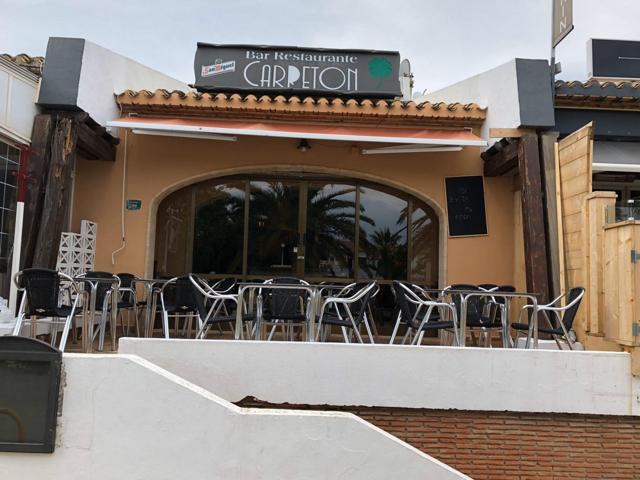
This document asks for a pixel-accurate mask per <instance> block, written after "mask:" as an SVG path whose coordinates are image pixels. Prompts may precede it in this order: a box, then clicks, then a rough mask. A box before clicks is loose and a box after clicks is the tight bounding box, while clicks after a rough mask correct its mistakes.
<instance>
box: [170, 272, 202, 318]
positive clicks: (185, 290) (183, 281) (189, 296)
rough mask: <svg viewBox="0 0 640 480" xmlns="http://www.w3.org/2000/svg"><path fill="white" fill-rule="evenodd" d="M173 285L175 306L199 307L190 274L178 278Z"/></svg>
mask: <svg viewBox="0 0 640 480" xmlns="http://www.w3.org/2000/svg"><path fill="white" fill-rule="evenodd" d="M170 286H171V285H170ZM172 287H173V288H172V292H173V297H172V298H173V306H174V307H176V308H179V309H181V310H197V309H198V305H197V303H196V297H195V296H194V293H193V285H192V284H191V280H189V276H188V275H185V276H182V277H178V278H176V279H175V280H174V282H173V285H172ZM203 300H204V299H203Z"/></svg>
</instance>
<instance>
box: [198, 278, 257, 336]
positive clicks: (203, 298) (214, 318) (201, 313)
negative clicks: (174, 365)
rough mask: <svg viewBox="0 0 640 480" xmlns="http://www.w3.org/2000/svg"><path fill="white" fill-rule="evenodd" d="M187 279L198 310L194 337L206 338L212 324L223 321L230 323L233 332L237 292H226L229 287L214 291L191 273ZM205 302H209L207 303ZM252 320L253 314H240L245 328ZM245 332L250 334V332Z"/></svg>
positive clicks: (218, 323)
mask: <svg viewBox="0 0 640 480" xmlns="http://www.w3.org/2000/svg"><path fill="white" fill-rule="evenodd" d="M189 281H190V282H191V288H192V291H193V298H194V300H195V304H196V308H197V310H198V323H199V328H198V332H197V333H196V338H200V339H203V338H206V337H207V334H208V333H209V330H210V329H211V327H212V326H213V325H220V324H224V323H228V324H230V325H231V331H232V332H233V331H234V325H235V322H236V312H237V308H238V294H237V293H228V292H229V290H231V289H229V288H227V289H225V290H224V291H216V290H215V289H214V288H213V287H212V286H210V285H209V284H207V282H205V281H204V280H203V279H201V278H199V277H198V276H196V275H194V274H193V273H191V274H189ZM234 283H235V282H234ZM214 285H217V284H214ZM225 292H226V293H225ZM207 301H208V302H207ZM207 303H209V305H208V304H207ZM227 304H231V305H232V307H233V308H230V309H229V308H228V306H227ZM254 320H255V315H248V314H243V315H242V321H243V323H244V324H245V325H246V326H247V328H249V324H250V322H253V321H254ZM247 333H248V334H250V332H247Z"/></svg>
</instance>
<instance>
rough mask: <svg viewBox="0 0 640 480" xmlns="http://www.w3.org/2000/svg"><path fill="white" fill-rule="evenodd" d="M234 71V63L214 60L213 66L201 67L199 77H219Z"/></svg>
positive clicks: (233, 61)
mask: <svg viewBox="0 0 640 480" xmlns="http://www.w3.org/2000/svg"><path fill="white" fill-rule="evenodd" d="M235 71H236V61H235V60H229V61H228V62H223V61H222V60H220V59H217V60H216V63H214V64H213V65H202V71H201V72H200V75H201V76H203V77H213V76H215V75H221V74H223V73H229V72H235Z"/></svg>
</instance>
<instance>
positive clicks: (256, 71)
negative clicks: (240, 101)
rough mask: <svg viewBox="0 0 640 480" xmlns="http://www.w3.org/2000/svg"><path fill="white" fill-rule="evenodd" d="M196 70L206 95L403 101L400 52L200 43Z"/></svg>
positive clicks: (196, 85) (198, 88) (197, 81)
mask: <svg viewBox="0 0 640 480" xmlns="http://www.w3.org/2000/svg"><path fill="white" fill-rule="evenodd" d="M194 69H195V78H196V81H195V85H194V86H195V88H196V89H197V90H199V91H206V92H244V93H248V92H256V93H284V94H298V95H305V96H307V95H309V96H313V95H322V96H329V97H333V96H342V95H345V96H352V97H365V96H366V97H373V98H393V97H397V96H400V95H401V91H400V78H399V77H400V74H399V70H400V54H399V53H398V52H388V51H376V50H329V49H321V48H315V49H314V48H300V47H271V46H257V45H212V44H208V43H198V49H197V51H196V57H195V62H194Z"/></svg>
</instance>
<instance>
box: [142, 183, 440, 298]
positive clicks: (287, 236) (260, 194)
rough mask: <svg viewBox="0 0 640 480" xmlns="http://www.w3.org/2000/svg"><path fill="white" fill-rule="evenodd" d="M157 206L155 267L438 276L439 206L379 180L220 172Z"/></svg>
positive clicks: (323, 275) (314, 276)
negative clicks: (225, 174) (231, 175)
mask: <svg viewBox="0 0 640 480" xmlns="http://www.w3.org/2000/svg"><path fill="white" fill-rule="evenodd" d="M157 215H158V216H157V222H156V249H155V262H154V268H155V272H154V273H155V275H158V276H174V275H181V274H184V273H187V272H195V273H198V274H202V275H209V276H211V277H224V276H235V277H237V278H263V277H264V278H267V277H273V276H279V275H296V276H299V277H303V278H307V279H309V280H317V281H320V280H331V279H339V280H344V281H353V280H365V279H374V278H375V279H380V280H392V279H403V280H405V279H408V280H411V281H414V282H418V283H421V284H425V285H431V286H437V284H438V262H439V251H438V248H439V221H438V217H437V215H436V213H435V212H434V210H433V209H432V208H431V207H429V206H428V205H427V204H425V203H424V202H421V201H420V200H418V199H416V198H414V197H412V196H410V195H407V194H406V193H403V192H400V191H397V190H394V189H390V188H387V187H384V186H382V185H376V184H372V183H368V182H360V181H354V180H353V179H346V178H323V177H308V178H303V179H300V178H299V177H298V178H295V179H294V178H287V177H278V178H268V177H266V176H263V177H259V176H251V177H234V178H226V179H214V180H207V181H204V182H199V183H196V184H193V185H189V186H187V187H184V188H182V189H180V190H178V191H176V192H174V193H172V194H170V195H169V196H167V198H165V199H164V200H163V201H162V202H161V204H160V206H159V208H158V214H157Z"/></svg>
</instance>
